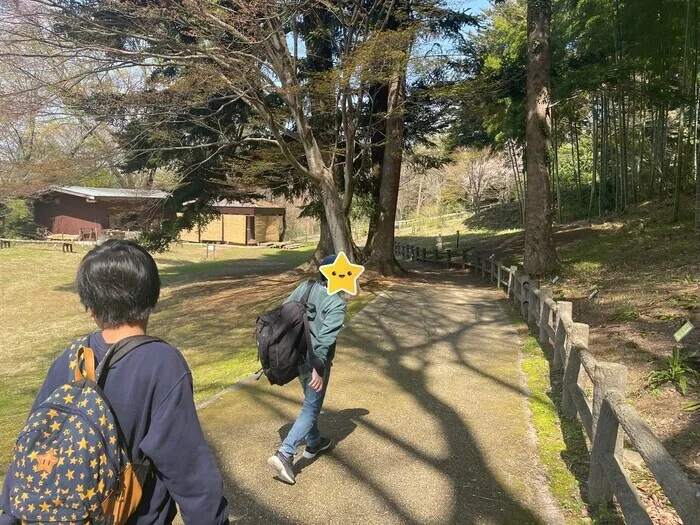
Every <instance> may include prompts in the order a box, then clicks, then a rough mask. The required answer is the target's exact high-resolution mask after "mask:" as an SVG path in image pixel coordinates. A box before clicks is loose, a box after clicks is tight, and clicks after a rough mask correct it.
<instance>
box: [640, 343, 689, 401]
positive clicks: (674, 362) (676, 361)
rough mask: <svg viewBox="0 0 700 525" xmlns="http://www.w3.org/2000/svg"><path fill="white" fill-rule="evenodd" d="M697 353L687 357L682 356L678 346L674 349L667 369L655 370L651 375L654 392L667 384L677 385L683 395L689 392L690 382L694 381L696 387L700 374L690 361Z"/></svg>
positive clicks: (650, 383)
mask: <svg viewBox="0 0 700 525" xmlns="http://www.w3.org/2000/svg"><path fill="white" fill-rule="evenodd" d="M697 353H698V352H697V351H695V352H692V353H690V354H689V355H687V356H682V355H681V352H680V350H679V349H678V347H677V346H674V347H673V352H672V353H671V357H669V358H668V362H667V365H666V368H663V369H661V370H654V371H653V372H651V373H649V378H648V383H649V387H650V388H651V389H652V391H656V390H658V389H659V387H660V386H662V385H665V384H666V383H671V384H673V385H675V386H676V387H677V388H678V390H680V392H681V394H683V395H686V393H687V392H688V381H689V380H691V379H692V380H694V381H695V383H696V385H697V384H698V381H699V380H700V375H699V374H698V372H697V371H696V370H695V369H694V368H693V367H692V366H691V365H690V359H691V358H692V357H695V356H696V355H697Z"/></svg>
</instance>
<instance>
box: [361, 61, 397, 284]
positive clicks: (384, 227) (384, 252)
mask: <svg viewBox="0 0 700 525" xmlns="http://www.w3.org/2000/svg"><path fill="white" fill-rule="evenodd" d="M405 82H406V76H405V70H403V71H401V72H400V73H398V74H396V75H395V76H394V77H393V78H392V79H391V80H390V82H389V96H388V104H387V115H386V143H385V149H384V161H383V163H382V177H381V180H382V182H381V187H380V190H379V217H378V221H377V229H376V233H375V235H374V242H373V247H372V253H371V255H370V259H369V261H368V263H367V265H368V266H370V267H372V268H374V269H375V270H377V271H378V272H380V273H381V274H383V275H394V274H396V273H397V272H400V271H402V270H401V267H400V266H399V264H398V263H397V262H396V258H395V257H394V223H395V220H396V204H397V202H398V198H399V182H400V180H401V162H402V158H403V112H404V100H405V94H406V92H405V88H406V86H405Z"/></svg>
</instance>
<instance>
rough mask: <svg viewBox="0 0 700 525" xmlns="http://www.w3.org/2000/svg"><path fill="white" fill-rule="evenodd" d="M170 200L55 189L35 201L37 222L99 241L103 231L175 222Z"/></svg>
mask: <svg viewBox="0 0 700 525" xmlns="http://www.w3.org/2000/svg"><path fill="white" fill-rule="evenodd" d="M169 197H170V194H169V193H168V192H165V191H159V190H142V189H124V188H88V187H84V186H61V187H54V188H52V189H51V190H50V191H49V192H47V193H45V194H44V195H43V196H42V197H41V198H40V199H38V200H37V201H35V203H34V222H36V223H37V224H38V225H40V226H44V227H46V228H47V229H48V230H49V231H50V232H51V233H53V234H65V235H70V236H78V237H81V238H85V237H91V238H94V240H97V239H99V238H100V237H102V234H103V231H104V230H108V229H110V230H111V229H114V230H142V229H144V228H147V227H149V226H150V225H152V224H155V223H159V222H161V221H163V220H165V219H174V218H175V209H174V207H173V206H172V204H171V201H170V200H169V199H168V198H169Z"/></svg>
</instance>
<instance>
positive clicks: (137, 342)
mask: <svg viewBox="0 0 700 525" xmlns="http://www.w3.org/2000/svg"><path fill="white" fill-rule="evenodd" d="M159 341H162V340H161V339H158V338H157V337H151V336H148V335H134V336H131V337H126V338H124V339H122V340H121V341H119V342H118V343H115V344H114V345H112V347H111V348H110V349H109V350H108V351H107V355H105V357H104V359H103V360H102V362H101V363H100V365H99V366H98V368H97V383H98V384H99V385H100V386H102V387H104V381H105V378H106V376H107V372H109V369H110V367H112V366H114V365H115V364H116V363H118V362H119V361H121V360H122V359H124V358H125V357H126V356H127V354H129V353H130V352H132V351H133V350H136V349H137V348H138V347H139V346H143V345H146V344H148V343H156V342H159Z"/></svg>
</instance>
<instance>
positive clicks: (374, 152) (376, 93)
mask: <svg viewBox="0 0 700 525" xmlns="http://www.w3.org/2000/svg"><path fill="white" fill-rule="evenodd" d="M369 93H370V98H371V100H372V116H371V118H372V123H371V124H370V128H371V130H372V138H371V142H372V146H371V156H372V200H373V208H372V212H371V213H370V216H369V228H368V230H367V242H366V243H365V254H367V255H368V256H369V255H371V253H372V248H373V246H374V238H375V235H376V233H377V226H378V224H379V191H380V188H381V185H382V165H383V163H384V146H385V141H386V112H387V103H388V96H389V89H388V86H387V85H386V84H377V85H374V86H372V87H371V88H370V90H369Z"/></svg>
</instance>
